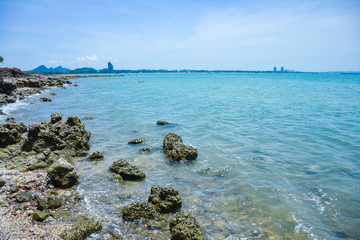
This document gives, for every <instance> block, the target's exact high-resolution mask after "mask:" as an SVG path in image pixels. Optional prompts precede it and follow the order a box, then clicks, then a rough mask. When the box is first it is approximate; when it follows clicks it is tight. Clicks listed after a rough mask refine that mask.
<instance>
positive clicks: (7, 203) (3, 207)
mask: <svg viewBox="0 0 360 240" xmlns="http://www.w3.org/2000/svg"><path fill="white" fill-rule="evenodd" d="M77 77H78V76H77ZM73 78H74V76H43V75H32V74H28V73H26V72H22V71H20V70H19V69H0V106H1V104H7V103H12V102H13V100H14V99H15V100H16V99H22V98H25V97H26V96H28V95H30V94H34V93H38V92H40V91H41V90H42V89H45V88H48V87H53V86H57V87H63V85H65V84H72V83H71V82H70V81H68V79H73ZM166 124H168V123H167V122H166ZM158 125H165V124H163V123H161V124H159V123H158ZM90 136H91V133H90V132H88V131H86V130H85V126H84V124H83V123H82V122H81V120H80V119H79V118H77V117H73V116H68V117H67V119H66V120H65V119H63V116H62V115H61V114H60V113H53V114H51V119H50V120H49V121H44V122H42V123H39V124H30V125H29V126H25V125H24V124H23V123H17V122H16V121H15V119H13V118H8V119H7V120H6V123H4V124H0V139H1V141H0V239H86V238H88V237H89V236H90V235H91V234H92V233H95V232H99V231H100V230H102V224H101V219H98V220H96V219H95V220H94V216H91V214H89V213H88V212H87V211H86V208H85V207H84V206H85V203H84V201H82V199H83V197H82V196H81V195H80V194H79V193H78V192H77V190H76V187H75V186H76V184H77V183H78V177H79V173H78V172H77V171H76V169H75V167H74V166H73V165H72V164H73V162H74V161H76V160H77V159H78V158H79V157H81V158H82V159H87V160H88V161H96V160H99V159H102V158H103V157H104V156H103V154H102V153H100V152H95V153H92V154H90V145H89V139H90ZM144 141H145V139H134V140H131V141H129V144H139V143H142V142H144ZM163 147H164V153H165V155H166V157H167V158H168V159H169V160H170V161H181V160H184V161H188V160H190V161H193V160H195V159H196V158H197V155H198V152H197V149H195V148H193V147H191V146H186V145H184V144H183V143H182V139H181V137H180V136H177V135H175V134H173V133H170V134H168V135H167V136H166V137H165V138H164V141H163ZM149 151H151V149H150V150H149ZM111 172H112V173H111ZM109 176H112V177H113V178H115V179H117V180H119V181H120V182H123V183H124V181H141V180H142V179H144V178H145V177H146V174H145V173H144V172H142V171H141V170H140V169H138V168H137V167H135V166H133V165H131V164H130V163H128V162H127V161H126V160H123V159H120V160H118V161H115V162H113V164H112V165H111V167H110V169H109ZM181 207H182V200H181V197H180V194H179V192H178V191H177V190H175V189H171V188H162V187H160V186H153V187H152V188H151V193H150V195H149V198H148V202H147V203H140V202H134V203H131V204H129V205H127V206H124V207H123V208H122V211H121V212H122V218H123V219H124V220H125V221H128V222H137V221H149V223H148V225H149V226H152V225H153V224H155V225H157V224H159V222H160V223H161V225H164V226H166V227H165V228H166V229H169V230H170V238H171V239H174V240H185V239H198V240H202V239H205V235H204V234H203V232H202V230H201V227H200V225H199V224H198V223H197V221H196V219H195V218H194V217H193V216H191V215H189V214H186V213H184V212H183V211H182V210H181ZM168 213H173V215H170V216H168ZM164 214H166V216H167V217H165V218H164V216H163V215H164ZM109 237H111V239H128V238H127V237H126V236H121V235H118V234H117V233H116V232H111V231H110V230H109V231H108V232H107V233H102V234H100V235H98V236H97V238H96V239H109Z"/></svg>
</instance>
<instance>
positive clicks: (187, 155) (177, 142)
mask: <svg viewBox="0 0 360 240" xmlns="http://www.w3.org/2000/svg"><path fill="white" fill-rule="evenodd" d="M163 147H164V153H165V155H166V157H167V158H169V159H170V160H171V161H181V160H195V159H196V158H197V156H198V150H197V149H196V148H194V147H191V146H186V145H184V144H183V143H182V139H181V137H180V136H178V135H176V134H174V133H169V134H168V135H166V136H165V138H164V140H163Z"/></svg>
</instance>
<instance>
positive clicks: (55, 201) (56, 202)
mask: <svg viewBox="0 0 360 240" xmlns="http://www.w3.org/2000/svg"><path fill="white" fill-rule="evenodd" d="M61 205H62V200H61V199H60V198H59V197H57V196H49V197H48V199H47V207H48V208H49V209H56V208H59V207H61Z"/></svg>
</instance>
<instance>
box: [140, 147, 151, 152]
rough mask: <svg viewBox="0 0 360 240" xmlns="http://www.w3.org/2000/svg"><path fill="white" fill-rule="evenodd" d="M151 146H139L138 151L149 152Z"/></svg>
mask: <svg viewBox="0 0 360 240" xmlns="http://www.w3.org/2000/svg"><path fill="white" fill-rule="evenodd" d="M151 150H152V148H151V147H144V148H140V149H139V152H151Z"/></svg>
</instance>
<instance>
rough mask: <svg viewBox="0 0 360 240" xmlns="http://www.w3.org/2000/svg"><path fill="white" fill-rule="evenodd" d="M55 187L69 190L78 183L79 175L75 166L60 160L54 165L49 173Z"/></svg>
mask: <svg viewBox="0 0 360 240" xmlns="http://www.w3.org/2000/svg"><path fill="white" fill-rule="evenodd" d="M47 175H48V177H49V178H50V179H51V181H52V183H53V184H54V186H55V187H60V188H69V187H72V186H73V185H75V184H77V183H78V178H79V174H78V173H77V172H76V170H75V168H74V166H73V165H71V164H70V163H68V162H67V161H65V160H64V159H60V160H58V161H56V162H55V163H53V164H52V165H51V166H50V168H49V169H48V171H47Z"/></svg>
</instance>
